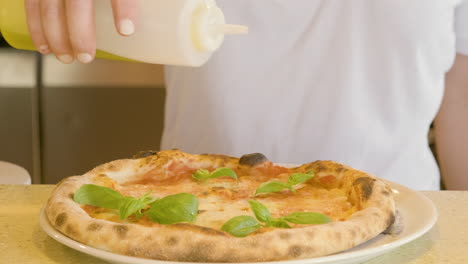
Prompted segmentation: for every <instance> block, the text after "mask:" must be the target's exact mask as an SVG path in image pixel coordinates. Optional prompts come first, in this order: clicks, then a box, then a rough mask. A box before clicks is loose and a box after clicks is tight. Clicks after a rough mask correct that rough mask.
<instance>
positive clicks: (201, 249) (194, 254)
mask: <svg viewBox="0 0 468 264" xmlns="http://www.w3.org/2000/svg"><path fill="white" fill-rule="evenodd" d="M213 251H214V250H213V244H211V243H209V242H199V243H196V244H195V245H193V247H192V248H191V249H190V250H189V251H188V252H187V254H186V255H185V254H184V256H181V257H182V261H186V262H207V261H209V260H210V253H211V252H213Z"/></svg>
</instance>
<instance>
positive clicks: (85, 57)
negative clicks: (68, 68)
mask: <svg viewBox="0 0 468 264" xmlns="http://www.w3.org/2000/svg"><path fill="white" fill-rule="evenodd" d="M76 58H77V59H78V61H79V62H81V63H90V62H91V61H92V60H93V56H91V54H89V53H79V54H78V55H77V56H76Z"/></svg>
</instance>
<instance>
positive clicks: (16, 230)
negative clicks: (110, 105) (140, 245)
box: [0, 185, 468, 264]
mask: <svg viewBox="0 0 468 264" xmlns="http://www.w3.org/2000/svg"><path fill="white" fill-rule="evenodd" d="M53 187H54V186H53V185H0V230H1V231H0V263H2V264H3V263H5V264H6V263H8V264H9V263H40V264H47V263H87V264H94V263H106V262H104V261H102V260H99V259H96V258H94V257H91V256H88V255H86V254H83V253H80V252H78V251H75V250H73V249H70V248H68V247H66V246H64V245H62V244H60V243H58V242H56V241H55V240H53V239H52V238H50V237H49V236H48V235H47V234H46V233H44V232H43V231H42V229H41V227H40V226H39V223H38V215H39V210H40V209H41V207H42V205H43V204H44V203H45V202H46V200H47V198H48V197H49V194H50V192H51V191H52V189H53ZM423 194H424V195H426V196H427V197H429V199H431V200H432V201H433V202H434V204H435V205H436V207H437V209H438V212H439V220H438V222H437V224H436V225H435V226H434V228H433V229H432V230H431V231H429V232H428V233H427V234H425V235H424V236H422V237H421V238H418V239H416V240H415V241H413V242H411V243H408V244H406V245H404V246H402V247H400V248H398V249H396V250H393V251H391V252H389V253H387V254H385V255H382V256H380V257H377V258H375V259H373V260H371V261H368V262H366V264H394V263H398V264H402V263H403V264H409V263H411V264H429V263H437V264H447V263H450V264H451V263H457V264H458V263H459V264H465V263H468V192H449V191H440V192H423Z"/></svg>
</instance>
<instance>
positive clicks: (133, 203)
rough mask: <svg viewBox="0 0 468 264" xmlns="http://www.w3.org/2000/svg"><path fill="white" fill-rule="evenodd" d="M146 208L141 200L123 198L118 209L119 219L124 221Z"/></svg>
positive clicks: (128, 197)
mask: <svg viewBox="0 0 468 264" xmlns="http://www.w3.org/2000/svg"><path fill="white" fill-rule="evenodd" d="M145 208H146V204H145V203H144V202H142V201H141V200H138V199H135V198H133V197H130V196H126V197H124V199H123V200H122V201H121V205H120V207H119V217H120V219H122V220H123V219H126V218H127V217H129V216H130V215H132V214H134V213H136V212H141V210H143V209H145Z"/></svg>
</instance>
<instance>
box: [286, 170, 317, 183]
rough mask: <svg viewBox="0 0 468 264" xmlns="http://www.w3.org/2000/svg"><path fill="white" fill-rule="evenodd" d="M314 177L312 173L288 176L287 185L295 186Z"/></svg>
mask: <svg viewBox="0 0 468 264" xmlns="http://www.w3.org/2000/svg"><path fill="white" fill-rule="evenodd" d="M313 177H314V172H313V171H310V172H308V173H293V174H291V176H289V179H288V184H289V185H297V184H300V183H303V182H306V181H308V180H310V179H312V178H313Z"/></svg>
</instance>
